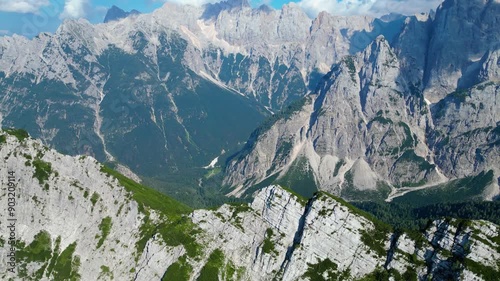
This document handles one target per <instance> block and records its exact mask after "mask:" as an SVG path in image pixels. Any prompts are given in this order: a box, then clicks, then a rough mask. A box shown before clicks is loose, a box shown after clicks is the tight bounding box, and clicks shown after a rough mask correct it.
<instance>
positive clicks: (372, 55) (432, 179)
mask: <svg viewBox="0 0 500 281" xmlns="http://www.w3.org/2000/svg"><path fill="white" fill-rule="evenodd" d="M499 20H500V5H499V3H498V2H496V1H445V2H444V3H443V4H442V5H441V6H440V7H439V8H438V9H437V12H436V14H435V15H433V16H427V15H419V16H415V17H408V18H406V19H405V22H404V25H403V28H402V31H401V32H400V33H399V35H398V36H397V38H395V39H394V40H392V41H391V40H387V39H386V38H384V37H383V36H379V37H377V38H376V39H375V40H374V41H373V42H372V43H371V44H370V45H368V46H367V47H366V48H365V49H364V50H363V51H362V52H359V53H358V54H356V55H353V56H348V57H344V59H342V60H341V61H340V62H339V63H337V64H334V66H333V67H332V69H331V70H330V72H329V73H328V74H327V75H326V76H324V77H323V79H322V81H321V82H320V83H319V84H318V87H317V88H316V91H315V92H314V93H312V94H311V95H309V96H308V97H306V98H305V99H303V100H302V101H301V102H298V103H295V104H293V106H289V107H288V108H287V109H285V110H284V111H283V112H281V113H280V114H276V115H275V116H274V118H273V119H270V120H268V121H267V122H265V123H264V124H263V125H262V126H261V127H259V128H258V129H257V130H256V131H254V133H253V134H252V136H251V137H250V139H249V140H248V141H247V144H246V146H245V147H244V149H243V150H242V151H240V152H239V153H238V154H236V155H234V156H233V157H232V158H231V159H229V161H228V165H227V167H226V173H225V179H224V183H225V184H226V185H228V186H231V187H234V190H233V191H231V193H230V194H231V195H236V196H243V195H245V194H251V193H252V192H253V191H254V190H255V188H258V186H259V184H261V183H269V182H280V183H282V184H285V185H287V186H290V187H291V188H292V189H295V190H297V191H298V192H301V193H302V194H304V195H306V196H310V195H311V194H312V193H313V192H314V191H315V190H316V188H318V189H320V190H326V191H328V192H331V193H333V194H337V195H340V196H342V197H344V198H347V199H350V200H377V199H378V200H388V201H390V200H392V199H394V198H397V197H400V196H402V195H405V194H407V193H408V192H412V195H415V196H419V197H425V194H426V193H428V195H427V196H429V197H439V194H441V195H442V194H448V195H449V194H450V193H451V194H452V195H451V196H448V198H447V200H451V201H459V200H466V199H479V200H481V199H492V198H494V197H495V196H498V194H499V193H500V190H499V183H500V170H499V169H498V167H499V163H500V145H499V140H500V134H499V133H500V130H499V128H500V127H499V126H500V105H499V104H500V100H499V98H500V97H499V93H500V83H499V82H500V76H499V75H498V74H499V70H500V62H499V60H498V58H499V57H498V54H499V51H498V44H497V43H498V42H500V41H499V39H500V37H499V36H500V32H499V30H500V29H498V27H499V25H498V22H499ZM450 38H453V39H451V40H448V39H450ZM305 182H307V186H309V187H308V188H306V189H304V187H303V186H304V183H305ZM314 187H316V188H314ZM418 190H420V191H419V192H415V191H418ZM450 197H451V198H450ZM398 200H399V199H398ZM401 200H406V199H401ZM410 201H411V200H410Z"/></svg>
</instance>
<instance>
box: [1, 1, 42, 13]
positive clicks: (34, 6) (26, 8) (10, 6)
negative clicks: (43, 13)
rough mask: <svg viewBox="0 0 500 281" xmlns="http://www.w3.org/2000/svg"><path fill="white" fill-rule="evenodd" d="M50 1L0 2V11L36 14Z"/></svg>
mask: <svg viewBox="0 0 500 281" xmlns="http://www.w3.org/2000/svg"><path fill="white" fill-rule="evenodd" d="M49 4H50V3H49V0H0V11H4V12H16V13H36V12H38V10H39V9H40V8H41V7H43V6H48V5H49Z"/></svg>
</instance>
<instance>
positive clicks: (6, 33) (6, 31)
mask: <svg viewBox="0 0 500 281" xmlns="http://www.w3.org/2000/svg"><path fill="white" fill-rule="evenodd" d="M9 34H10V31H8V30H4V29H0V36H3V35H9Z"/></svg>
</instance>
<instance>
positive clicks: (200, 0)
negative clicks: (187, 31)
mask: <svg viewBox="0 0 500 281" xmlns="http://www.w3.org/2000/svg"><path fill="white" fill-rule="evenodd" d="M148 1H149V2H170V3H176V4H183V5H192V6H201V5H204V4H207V3H217V2H221V1H227V0H148Z"/></svg>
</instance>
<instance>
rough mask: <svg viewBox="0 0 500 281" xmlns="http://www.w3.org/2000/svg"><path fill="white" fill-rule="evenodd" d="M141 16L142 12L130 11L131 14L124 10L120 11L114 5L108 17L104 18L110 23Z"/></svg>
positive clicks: (107, 14)
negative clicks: (131, 16)
mask: <svg viewBox="0 0 500 281" xmlns="http://www.w3.org/2000/svg"><path fill="white" fill-rule="evenodd" d="M139 14H141V12H139V11H137V10H135V9H134V10H132V11H130V12H125V11H124V10H122V9H120V8H119V7H117V6H115V5H113V6H112V7H111V8H110V9H109V10H108V12H107V13H106V17H104V22H105V23H107V22H110V21H115V20H120V19H124V18H126V17H128V16H130V15H139Z"/></svg>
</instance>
